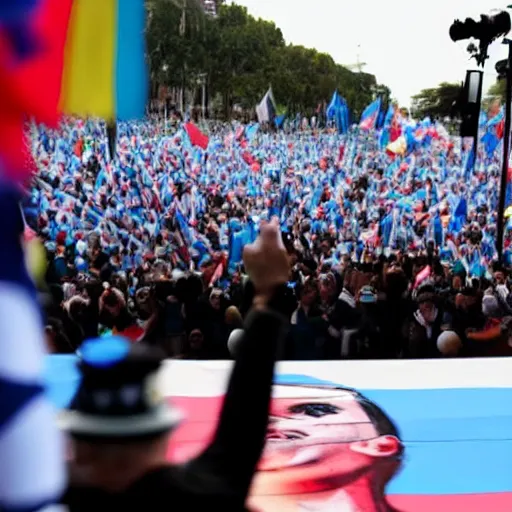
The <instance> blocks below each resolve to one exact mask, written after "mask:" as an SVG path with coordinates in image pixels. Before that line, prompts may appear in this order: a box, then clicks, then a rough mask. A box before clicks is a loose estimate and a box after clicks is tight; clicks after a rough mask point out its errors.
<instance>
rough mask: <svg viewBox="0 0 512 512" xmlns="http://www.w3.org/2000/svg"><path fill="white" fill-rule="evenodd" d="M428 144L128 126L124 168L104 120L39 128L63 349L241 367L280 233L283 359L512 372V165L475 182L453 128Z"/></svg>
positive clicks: (328, 133)
mask: <svg viewBox="0 0 512 512" xmlns="http://www.w3.org/2000/svg"><path fill="white" fill-rule="evenodd" d="M403 123H404V126H405V124H406V123H408V125H409V128H410V126H411V125H412V121H410V120H403ZM414 127H415V128H414V130H415V131H414V133H415V139H414V144H413V145H412V147H409V148H408V150H407V152H406V153H405V154H402V155H397V154H390V152H389V151H386V146H385V145H383V143H382V139H383V133H382V131H376V130H363V129H360V128H358V127H352V128H351V130H350V131H349V133H348V134H346V135H340V134H338V133H337V132H336V130H334V129H329V128H322V129H310V128H308V126H307V123H305V124H304V123H302V125H301V126H300V127H296V128H297V129H294V128H292V127H287V129H286V130H284V131H278V132H269V131H264V130H263V129H262V128H261V127H259V126H258V125H257V124H251V125H247V126H243V125H239V124H216V125H210V126H207V125H205V126H202V127H201V128H202V129H203V131H204V132H205V133H203V134H201V137H202V142H200V144H198V143H197V141H196V140H194V137H195V135H194V134H196V131H197V132H198V131H199V129H198V128H197V127H194V130H195V131H194V132H190V130H187V129H185V128H184V125H183V123H179V124H177V125H173V126H170V125H169V124H168V123H162V122H161V121H159V120H157V119H152V120H148V121H145V122H138V123H124V124H120V125H119V126H118V134H117V147H116V151H115V154H113V155H111V154H110V149H111V148H110V147H109V141H108V139H107V137H106V132H105V127H104V126H103V125H102V124H101V123H99V122H97V121H94V120H87V121H82V120H74V119H68V120H66V122H64V123H63V124H62V126H61V128H60V129H59V131H50V130H48V129H46V128H44V127H37V126H33V127H32V129H31V142H32V152H33V155H34V157H35V161H36V165H37V168H38V169H37V174H36V177H35V178H34V180H33V183H32V188H31V192H30V194H29V195H28V196H27V198H26V200H25V203H24V205H23V211H24V216H25V219H26V223H27V229H28V230H30V231H31V232H32V233H35V234H36V235H37V236H38V237H39V238H40V239H42V240H43V242H44V245H45V250H46V258H47V263H48V265H47V270H46V275H45V278H44V282H43V283H40V292H41V293H40V297H41V301H42V303H43V305H44V309H45V317H46V334H47V340H48V345H49V347H50V350H51V351H52V352H56V353H72V352H77V351H80V347H81V345H82V343H83V342H84V340H86V339H89V338H95V337H97V336H98V335H106V334H109V333H121V334H123V335H124V336H126V337H128V338H129V339H131V340H132V341H141V342H145V343H147V344H151V345H156V346H159V347H161V348H163V349H164V351H165V353H166V355H167V356H168V357H170V358H187V359H229V358H231V357H234V355H235V354H236V351H237V347H238V345H239V339H240V337H241V334H242V329H243V321H244V318H245V316H246V315H247V313H248V311H249V309H250V307H251V304H252V301H253V296H254V287H253V285H252V283H251V281H250V280H249V279H248V277H247V275H246V269H245V268H244V265H243V262H242V255H243V250H244V247H245V246H247V245H248V244H250V243H252V242H254V240H255V239H256V237H257V234H258V232H259V226H260V223H261V222H262V221H263V220H270V219H272V218H276V219H277V220H278V223H279V225H280V230H281V236H282V240H283V243H284V246H285V247H286V250H287V253H288V256H289V261H290V277H289V281H288V285H287V292H286V294H285V295H283V299H282V300H283V301H284V312H285V314H286V317H287V318H288V319H289V321H290V327H291V328H290V331H289V334H288V336H287V340H286V343H285V350H284V353H283V354H282V357H283V358H284V359H291V360H318V359H328V360H332V359H343V358H432V357H443V356H451V357H453V356H486V355H509V354H510V353H512V346H511V345H510V344H509V341H508V340H509V335H508V333H509V331H508V325H509V317H510V316H512V295H511V294H510V290H511V288H510V286H509V281H508V279H509V276H508V271H507V267H506V265H505V266H498V265H497V264H496V250H495V233H496V206H497V200H498V190H499V186H498V183H499V161H498V160H497V158H496V157H495V156H494V155H489V154H484V153H483V150H481V151H482V155H481V158H479V159H477V163H476V165H475V163H474V162H473V164H472V165H469V159H470V153H471V151H470V148H467V147H465V146H464V145H463V144H462V142H461V141H460V140H459V139H458V138H456V137H451V136H450V135H449V134H448V133H447V131H446V129H445V128H444V127H443V126H442V125H441V124H440V123H434V122H431V121H430V120H425V121H423V122H421V123H416V124H415V125H414ZM199 133H200V132H199ZM205 134H206V135H205ZM208 136H209V137H208ZM205 138H206V143H204V139H205ZM200 145H201V146H203V147H199V146H200ZM496 154H497V152H496ZM509 243H510V232H509V231H508V229H507V232H506V235H505V261H508V259H509V257H510V252H509Z"/></svg>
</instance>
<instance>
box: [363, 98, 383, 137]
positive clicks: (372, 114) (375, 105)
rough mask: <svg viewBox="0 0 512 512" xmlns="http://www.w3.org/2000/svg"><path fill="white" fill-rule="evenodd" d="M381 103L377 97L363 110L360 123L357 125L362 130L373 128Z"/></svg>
mask: <svg viewBox="0 0 512 512" xmlns="http://www.w3.org/2000/svg"><path fill="white" fill-rule="evenodd" d="M381 103H382V100H381V99H380V97H379V98H377V99H376V100H375V101H374V102H372V103H370V105H368V106H367V107H366V108H365V110H364V112H363V115H362V116H361V122H360V123H359V126H360V127H361V128H364V129H365V130H373V129H374V128H375V125H376V124H377V119H378V117H379V112H380V107H381Z"/></svg>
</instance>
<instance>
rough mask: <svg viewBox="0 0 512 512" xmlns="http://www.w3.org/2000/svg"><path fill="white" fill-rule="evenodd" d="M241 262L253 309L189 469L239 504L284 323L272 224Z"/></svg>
mask: <svg viewBox="0 0 512 512" xmlns="http://www.w3.org/2000/svg"><path fill="white" fill-rule="evenodd" d="M244 261H245V266H246V269H247V272H248V274H249V276H250V277H251V280H252V282H253V284H254V286H255V288H256V297H255V299H254V302H253V310H252V311H251V313H250V314H249V315H248V317H247V320H246V324H245V335H244V338H243V340H242V342H241V344H240V348H239V352H238V356H237V359H236V363H235V366H234V368H233V371H232V373H231V377H230V380H229V384H228V389H227V393H226V397H225V400H224V406H223V408H222V411H221V415H220V419H219V424H218V427H217V431H216V433H215V436H214V439H213V441H212V443H211V445H210V446H209V447H208V448H207V449H206V451H205V452H204V453H203V454H202V455H201V456H200V457H199V458H198V459H197V460H196V461H195V462H194V463H192V465H191V468H190V469H192V470H193V469H194V466H196V468H197V464H199V465H200V466H202V467H204V469H205V470H206V471H207V472H208V473H210V474H212V475H213V477H214V481H215V482H216V485H217V486H218V487H221V488H223V489H226V491H227V492H229V493H230V494H232V496H233V498H234V499H236V500H240V503H243V502H244V501H245V499H246V497H247V494H248V492H249V488H250V485H251V481H252V477H253V475H254V472H255V469H256V465H257V463H258V460H259V458H260V455H261V452H262V449H263V446H264V444H265V436H266V429H267V421H268V410H269V404H270V398H271V393H272V380H273V375H274V364H275V361H276V358H277V353H278V350H279V347H280V345H281V344H282V342H283V341H284V338H285V334H286V326H287V325H286V324H287V322H286V319H285V317H284V316H283V315H282V314H281V313H280V312H279V308H280V305H281V304H282V303H283V301H282V300H281V296H284V294H285V291H286V290H285V284H284V283H286V281H287V280H288V276H289V263H288V257H287V254H286V251H285V249H284V246H283V244H282V241H281V236H280V232H279V226H278V224H277V223H275V222H272V223H270V224H264V225H262V227H261V235H260V237H259V238H258V240H257V241H256V242H255V243H254V244H252V245H251V246H248V247H247V248H246V251H245V253H244ZM224 486H225V487H224ZM219 490H220V489H219Z"/></svg>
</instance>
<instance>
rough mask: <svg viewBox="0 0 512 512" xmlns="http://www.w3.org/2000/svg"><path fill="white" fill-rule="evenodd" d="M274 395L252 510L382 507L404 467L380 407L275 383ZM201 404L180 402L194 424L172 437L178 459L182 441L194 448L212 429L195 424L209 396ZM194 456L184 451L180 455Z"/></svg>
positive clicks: (343, 393)
mask: <svg viewBox="0 0 512 512" xmlns="http://www.w3.org/2000/svg"><path fill="white" fill-rule="evenodd" d="M273 394H274V398H273V400H272V404H271V410H270V416H269V426H268V430H267V442H266V446H265V449H264V451H263V454H262V457H261V459H260V463H259V467H258V472H257V474H256V475H255V479H254V482H253V488H252V493H251V494H252V497H251V502H250V505H251V506H254V507H255V508H256V509H258V510H262V511H264V512H267V511H268V512H270V511H272V512H273V511H274V510H275V511H276V512H277V510H283V507H284V509H286V508H287V507H288V506H290V507H292V509H294V508H295V507H296V506H299V503H300V504H301V505H300V506H304V507H307V506H308V503H309V502H310V501H311V500H313V501H316V500H318V499H320V498H321V499H322V500H327V501H331V500H332V503H333V504H335V503H336V504H338V505H340V506H341V505H342V504H343V503H345V502H347V501H348V502H350V503H352V505H351V508H350V510H352V511H354V512H356V511H358V510H361V511H363V510H373V507H374V506H375V505H378V506H381V505H383V504H384V503H385V496H384V489H385V486H386V484H387V482H388V481H389V480H390V479H391V478H392V477H393V475H394V474H395V472H396V471H397V470H398V468H399V467H400V463H401V457H400V455H401V453H402V445H401V442H400V440H399V439H398V431H397V429H396V428H395V427H394V425H393V423H392V421H391V420H390V419H389V418H387V417H386V416H385V414H384V413H383V412H382V411H381V410H380V409H379V407H378V406H376V404H373V403H372V402H370V401H369V400H367V399H366V398H365V397H363V396H362V395H360V394H359V393H357V392H356V391H353V390H351V389H344V388H334V387H328V386H302V385H289V386H288V385H277V386H274V393H273ZM199 400H200V401H199ZM199 400H197V399H191V401H188V402H187V400H186V399H185V398H181V399H178V404H179V406H180V407H182V408H183V407H185V408H186V409H188V411H185V413H186V414H187V413H190V414H191V418H192V422H191V423H190V424H189V426H187V424H186V423H185V424H184V425H183V426H182V427H180V430H179V433H178V435H177V437H178V439H175V440H174V439H173V442H172V445H174V448H175V451H174V452H173V453H174V454H175V455H176V454H177V452H179V451H180V446H179V443H180V439H181V440H183V441H185V440H186V442H184V446H187V445H188V446H189V447H190V446H191V442H192V441H193V442H194V444H195V451H196V450H197V451H199V450H200V449H201V448H204V446H205V445H206V444H207V441H208V440H209V439H210V436H211V434H212V430H213V428H214V426H210V428H207V426H206V423H203V422H201V423H199V422H195V421H194V419H196V418H197V413H198V408H199V407H200V408H201V410H202V411H203V412H204V411H205V410H208V409H209V407H208V405H207V403H206V402H207V401H208V400H210V401H211V400H212V399H211V398H210V399H208V398H205V399H199ZM174 402H175V403H176V401H174ZM219 406H220V404H219ZM210 425H211V424H210ZM201 436H203V438H202V441H203V442H201V440H200V439H199V438H200V437H201ZM192 455H193V453H188V454H187V455H185V453H184V452H182V453H181V456H179V457H178V458H179V459H181V458H186V456H192ZM172 458H173V459H174V460H175V457H174V456H173V457H172ZM306 509H307V508H306ZM299 510H300V509H299ZM315 510H316V509H315Z"/></svg>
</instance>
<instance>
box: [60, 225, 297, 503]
mask: <svg viewBox="0 0 512 512" xmlns="http://www.w3.org/2000/svg"><path fill="white" fill-rule="evenodd" d="M244 263H245V268H246V270H247V273H248V275H249V276H250V279H251V282H252V284H253V286H254V289H255V296H254V300H253V305H252V312H250V313H249V315H248V317H247V318H246V321H245V329H244V335H243V340H242V341H241V343H240V345H239V347H238V351H237V359H236V363H235V366H234V368H233V371H232V374H231V377H230V381H229V385H228V390H227V392H226V398H225V401H224V406H223V408H222V411H221V414H220V419H219V423H218V427H217V430H216V433H215V435H214V437H213V440H212V442H211V444H210V445H209V446H208V447H207V448H206V449H205V451H204V452H203V453H201V454H200V455H199V456H198V457H197V458H196V459H194V460H191V461H189V462H188V463H186V464H185V465H181V466H170V465H169V464H168V463H167V448H168V437H169V433H170V432H172V431H173V429H174V428H175V427H176V425H177V423H178V422H179V419H180V413H179V411H177V410H175V409H174V408H173V407H172V406H170V405H169V404H166V403H165V402H164V401H163V399H161V398H160V396H161V395H160V393H159V389H158V386H157V385H156V382H157V380H156V378H155V377H156V374H157V371H158V369H159V368H160V366H161V363H162V357H161V355H160V353H159V352H158V351H157V350H156V349H154V348H152V347H149V346H147V345H144V344H130V343H128V342H127V341H125V340H124V339H122V338H116V337H112V338H110V339H107V340H105V339H103V340H102V341H95V340H93V341H89V342H86V343H85V344H84V345H83V346H82V348H81V356H82V362H81V364H80V368H81V373H82V381H81V384H80V386H79V389H78V391H77V393H76V395H75V397H74V399H73V401H72V404H71V406H70V408H69V410H67V411H65V412H64V413H63V415H62V417H61V418H60V419H61V424H62V428H64V429H65V430H66V431H67V432H68V433H69V434H70V438H71V461H70V484H69V488H68V489H67V492H66V493H65V495H64V496H63V498H62V503H63V504H65V505H67V506H68V508H69V510H70V512H78V511H91V510H146V511H154V510H157V511H158V510H162V511H163V510H165V511H168V510H175V511H177V510H207V509H208V510H210V509H212V510H222V511H224V512H225V511H239V510H245V502H246V498H247V496H248V493H249V489H250V486H251V482H252V479H253V475H254V472H255V469H256V466H257V464H258V460H259V458H260V455H261V453H262V450H263V447H264V443H265V436H266V431H267V423H268V410H269V405H270V398H271V389H272V381H273V376H274V364H275V361H276V358H277V355H278V350H279V347H280V345H281V344H282V342H283V340H284V338H285V335H286V332H285V331H286V324H287V322H286V320H285V317H284V316H283V315H282V314H281V312H280V304H282V300H281V294H283V293H284V292H285V288H286V283H287V281H288V278H289V271H290V268H289V262H288V256H287V253H286V250H285V248H284V246H283V244H282V241H281V237H280V232H279V225H278V223H277V222H276V221H275V220H273V221H272V222H270V223H263V224H262V226H261V232H260V236H259V238H258V239H257V240H256V241H255V242H254V243H253V244H250V245H248V246H247V247H246V248H245V251H244Z"/></svg>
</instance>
